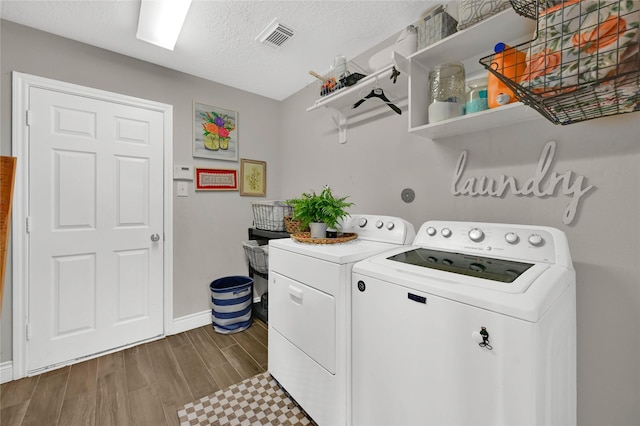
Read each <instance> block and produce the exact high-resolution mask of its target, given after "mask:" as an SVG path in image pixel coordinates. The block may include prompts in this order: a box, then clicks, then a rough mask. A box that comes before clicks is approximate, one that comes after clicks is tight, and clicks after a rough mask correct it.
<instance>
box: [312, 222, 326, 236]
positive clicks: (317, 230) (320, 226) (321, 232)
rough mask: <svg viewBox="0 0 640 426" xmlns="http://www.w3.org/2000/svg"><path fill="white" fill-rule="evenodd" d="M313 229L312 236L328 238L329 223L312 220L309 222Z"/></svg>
mask: <svg viewBox="0 0 640 426" xmlns="http://www.w3.org/2000/svg"><path fill="white" fill-rule="evenodd" d="M309 229H310V230H311V238H326V236H327V225H326V224H325V223H322V222H311V223H310V224H309Z"/></svg>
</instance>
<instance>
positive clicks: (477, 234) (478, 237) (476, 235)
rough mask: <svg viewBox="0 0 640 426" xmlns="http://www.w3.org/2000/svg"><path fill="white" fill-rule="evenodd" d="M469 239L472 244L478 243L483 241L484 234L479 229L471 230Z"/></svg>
mask: <svg viewBox="0 0 640 426" xmlns="http://www.w3.org/2000/svg"><path fill="white" fill-rule="evenodd" d="M469 239H470V240H471V241H473V242H474V243H479V242H480V241H482V240H484V232H482V230H481V229H478V228H473V229H472V230H471V231H469Z"/></svg>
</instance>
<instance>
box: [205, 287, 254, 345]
mask: <svg viewBox="0 0 640 426" xmlns="http://www.w3.org/2000/svg"><path fill="white" fill-rule="evenodd" d="M209 289H210V290H211V303H212V304H213V309H211V315H212V317H213V321H212V322H213V329H214V330H215V331H216V332H217V333H222V334H231V333H237V332H239V331H243V330H246V329H247V328H249V327H250V326H251V319H252V317H251V312H252V307H253V304H252V302H253V279H251V278H250V277H245V276H241V275H237V276H231V277H224V278H218V279H217V280H214V281H212V282H211V284H210V285H209Z"/></svg>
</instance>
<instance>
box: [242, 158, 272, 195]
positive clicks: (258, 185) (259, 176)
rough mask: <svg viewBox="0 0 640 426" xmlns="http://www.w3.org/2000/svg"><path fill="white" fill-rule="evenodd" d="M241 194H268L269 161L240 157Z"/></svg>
mask: <svg viewBox="0 0 640 426" xmlns="http://www.w3.org/2000/svg"><path fill="white" fill-rule="evenodd" d="M240 195H249V196H255V197H264V196H265V195H267V163H266V162H265V161H258V160H248V159H246V158H241V159H240Z"/></svg>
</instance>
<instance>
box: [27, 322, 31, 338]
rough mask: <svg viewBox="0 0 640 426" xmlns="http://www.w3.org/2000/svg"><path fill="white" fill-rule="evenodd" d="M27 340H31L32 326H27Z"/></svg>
mask: <svg viewBox="0 0 640 426" xmlns="http://www.w3.org/2000/svg"><path fill="white" fill-rule="evenodd" d="M27 340H31V324H27Z"/></svg>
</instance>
